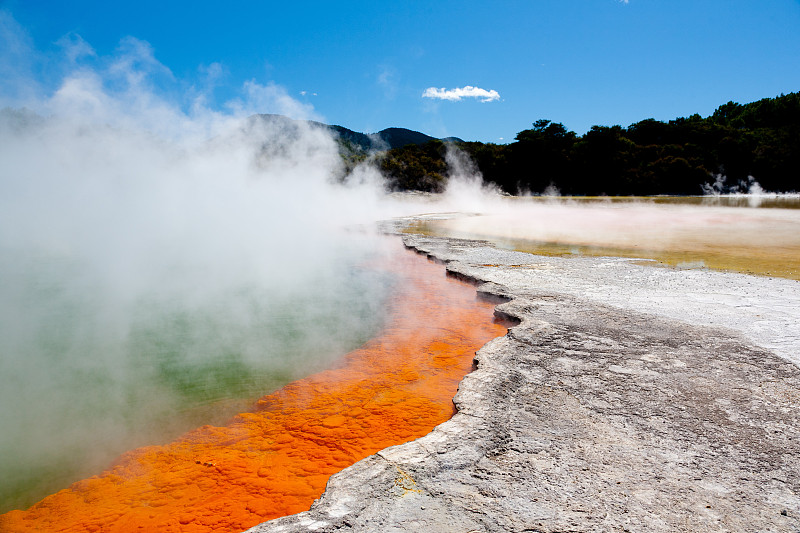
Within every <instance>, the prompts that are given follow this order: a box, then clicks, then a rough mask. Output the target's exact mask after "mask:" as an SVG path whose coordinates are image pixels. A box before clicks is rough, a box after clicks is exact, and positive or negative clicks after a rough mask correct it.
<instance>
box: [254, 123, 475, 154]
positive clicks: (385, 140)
mask: <svg viewBox="0 0 800 533" xmlns="http://www.w3.org/2000/svg"><path fill="white" fill-rule="evenodd" d="M251 118H255V119H260V120H264V121H267V122H271V123H281V124H283V125H296V123H297V122H307V123H309V124H314V125H316V126H320V127H322V128H326V129H328V130H330V131H331V132H332V133H333V134H334V135H336V136H337V137H338V139H339V141H340V143H341V144H342V145H343V146H342V147H343V148H344V149H345V151H348V152H369V151H372V150H391V149H394V148H402V147H404V146H408V145H409V144H414V145H422V144H425V143H427V142H430V141H442V142H464V141H463V140H461V139H459V138H458V137H445V138H443V139H437V138H436V137H431V136H430V135H426V134H424V133H421V132H418V131H414V130H409V129H406V128H386V129H383V130H381V131H379V132H377V133H369V134H368V133H361V132H358V131H353V130H351V129H348V128H345V127H344V126H331V125H329V124H324V123H322V122H316V121H313V120H307V121H298V120H294V119H291V118H289V117H286V116H283V115H274V114H260V115H254V117H251Z"/></svg>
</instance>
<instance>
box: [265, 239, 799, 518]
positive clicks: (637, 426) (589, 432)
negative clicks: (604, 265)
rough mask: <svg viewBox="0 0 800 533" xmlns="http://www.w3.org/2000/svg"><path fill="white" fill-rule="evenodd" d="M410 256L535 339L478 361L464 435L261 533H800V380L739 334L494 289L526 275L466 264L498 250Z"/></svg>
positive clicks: (362, 478) (357, 474) (467, 244)
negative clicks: (466, 287) (426, 259)
mask: <svg viewBox="0 0 800 533" xmlns="http://www.w3.org/2000/svg"><path fill="white" fill-rule="evenodd" d="M404 241H405V243H406V245H407V246H408V247H410V248H413V249H415V250H417V251H419V252H420V253H424V254H426V255H431V256H434V257H437V258H439V260H441V261H442V262H444V263H446V264H447V269H448V272H450V273H451V274H453V275H457V276H459V277H461V278H462V279H467V280H470V281H472V282H474V283H476V284H477V285H478V291H479V293H481V294H482V295H483V296H484V297H486V296H490V295H491V296H494V297H497V298H500V299H505V300H507V301H506V303H502V304H500V305H498V307H497V312H498V314H500V315H501V316H503V317H504V318H510V317H513V318H516V319H517V320H518V321H519V324H518V325H516V326H514V327H513V328H512V329H511V330H510V331H509V334H508V335H506V336H505V337H502V338H498V339H495V340H493V341H491V342H489V343H488V344H487V345H486V346H484V347H483V348H482V349H481V350H480V351H479V352H478V354H477V356H476V361H477V370H476V371H475V372H473V373H471V374H469V375H468V376H467V377H466V378H465V379H464V380H463V381H462V383H461V386H460V387H459V392H458V394H457V395H456V397H455V399H454V402H455V404H456V406H457V407H458V410H459V412H458V414H456V415H455V416H454V417H453V418H452V419H451V420H449V421H448V422H445V423H444V424H441V425H440V426H438V427H437V428H436V429H435V430H434V431H433V432H432V433H430V434H429V435H427V436H425V437H423V438H420V439H418V440H416V441H413V442H410V443H407V444H404V445H401V446H395V447H392V448H388V449H386V450H383V451H381V452H379V453H377V454H375V455H373V456H371V457H368V458H367V459H364V460H363V461H361V462H359V463H356V464H355V465H353V466H352V467H350V468H348V469H346V470H344V471H342V472H341V473H339V474H337V475H335V476H333V477H332V478H331V480H330V481H329V483H328V488H327V490H326V492H325V494H324V495H323V496H322V498H320V500H318V501H317V502H316V503H315V504H314V506H313V507H312V508H311V510H310V511H308V512H305V513H300V514H298V515H294V516H289V517H284V518H280V519H277V520H273V521H270V522H266V523H264V524H261V525H259V526H257V527H255V528H253V529H251V530H250V531H253V532H262V533H263V532H299V531H381V532H392V531H398V532H399V531H409V532H411V531H413V532H427V531H432V532H436V531H448V532H449V531H453V532H456V531H458V532H464V533H466V532H470V531H520V532H522V531H540V532H555V531H559V532H564V531H574V532H585V531H648V532H650V531H659V532H660V531H663V532H672V531H686V532H690V531H691V532H695V531H786V532H797V531H800V451H799V449H800V409H798V407H800V370H799V369H798V367H797V366H795V365H794V364H792V363H790V362H788V361H787V360H786V359H785V358H780V357H777V356H776V355H775V354H773V353H772V352H771V351H768V350H766V349H764V348H760V347H758V346H756V345H755V344H753V343H752V342H750V341H748V340H747V339H746V338H744V337H743V336H742V335H739V334H738V333H737V332H735V331H733V330H730V329H722V328H712V327H697V326H695V325H691V324H689V323H686V322H684V321H679V320H675V319H671V318H665V317H663V316H657V315H655V314H649V313H641V312H636V311H633V310H630V309H623V308H620V307H612V306H608V305H603V304H599V303H597V302H596V301H593V300H591V299H587V298H581V297H576V296H574V295H569V294H564V293H558V292H547V291H540V290H537V287H536V285H537V284H536V276H535V275H534V274H529V275H528V276H527V277H528V278H530V280H531V281H530V283H527V284H524V283H519V282H518V281H515V282H514V284H513V285H508V284H502V283H497V281H493V282H491V283H482V281H483V280H484V279H489V278H492V279H494V280H501V281H502V279H503V278H502V276H498V275H497V272H498V270H497V269H500V270H502V269H507V270H509V271H511V270H513V274H514V276H516V275H517V274H518V273H519V270H520V268H521V267H520V265H518V264H517V265H508V264H505V265H503V264H499V263H495V264H488V263H485V262H482V263H481V262H480V261H479V263H480V264H478V263H474V264H471V265H470V264H468V263H466V262H465V261H463V257H469V253H468V252H469V251H470V249H476V250H478V251H479V252H480V253H479V255H480V256H481V261H485V259H486V257H488V256H491V254H488V255H487V252H486V250H485V248H488V245H486V244H485V243H480V242H476V241H458V240H453V239H441V238H427V237H420V236H407V237H405V238H404ZM481 254H483V255H481ZM500 255H502V254H500ZM454 257H460V258H462V260H455V259H454ZM506 263H507V261H506ZM531 264H533V263H531ZM542 268H546V267H542ZM529 270H530V272H535V271H536V268H535V267H531V268H530V269H529ZM492 272H493V273H492ZM489 273H492V274H489ZM516 279H517V278H514V280H516ZM687 316H688V315H687Z"/></svg>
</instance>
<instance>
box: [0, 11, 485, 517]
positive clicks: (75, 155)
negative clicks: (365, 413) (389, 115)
mask: <svg viewBox="0 0 800 533" xmlns="http://www.w3.org/2000/svg"><path fill="white" fill-rule="evenodd" d="M58 45H59V47H60V51H59V52H58V54H59V55H58V56H57V57H56V56H53V55H48V54H45V53H42V52H39V51H37V50H35V49H34V47H33V46H32V44H31V40H30V38H28V36H27V34H26V33H25V31H24V29H22V28H21V27H20V26H19V25H18V24H17V23H16V21H15V20H14V19H13V17H12V16H11V15H10V14H9V13H8V12H6V11H0V50H2V52H0V75H2V76H3V79H4V83H3V85H2V87H0V339H2V347H3V348H2V350H3V352H2V357H1V358H0V427H2V428H3V431H0V501H2V502H4V503H3V507H0V512H3V511H6V510H8V509H10V508H14V507H23V506H25V505H28V504H30V503H32V502H33V501H35V500H36V499H38V498H39V497H41V496H43V495H45V494H47V493H48V492H51V491H53V490H57V489H59V488H62V487H63V486H64V484H65V483H66V482H67V481H71V480H73V479H77V478H79V477H82V476H86V475H89V474H91V473H93V472H95V471H96V470H97V469H99V468H102V467H104V466H106V465H107V464H108V462H109V461H110V460H111V459H112V458H113V457H114V456H115V455H117V454H119V453H121V452H122V451H124V450H125V449H128V448H130V447H133V446H138V445H141V444H147V443H151V442H162V441H163V440H164V439H166V438H170V437H172V436H176V435H177V434H179V433H180V432H182V431H184V430H186V429H189V428H191V427H194V426H195V425H197V424H203V423H208V422H209V421H211V422H213V421H214V420H215V418H214V416H217V414H220V416H221V415H225V414H226V413H228V414H230V413H231V409H234V410H235V409H238V408H240V407H243V406H241V403H240V399H247V398H250V399H252V398H255V397H258V396H260V395H262V394H264V393H267V392H269V391H270V390H272V389H274V388H275V387H277V386H279V385H281V384H282V383H285V382H286V381H288V380H291V379H294V378H297V377H299V376H302V375H307V374H308V373H310V372H313V371H315V370H317V369H319V368H322V367H324V366H326V365H329V364H330V362H331V361H332V360H333V359H334V358H335V357H338V356H339V355H341V354H342V353H344V352H346V351H348V350H350V349H352V348H354V347H356V346H357V345H359V344H360V343H362V342H364V341H365V340H366V339H367V338H369V337H370V336H371V335H372V334H373V333H374V332H375V331H376V328H378V327H379V326H380V322H381V309H382V302H383V300H384V299H385V297H386V295H387V293H388V291H389V289H390V287H391V280H390V279H387V278H386V275H385V274H380V273H377V272H375V271H373V270H370V269H369V268H368V267H367V266H366V265H368V264H369V263H370V261H372V260H373V259H374V258H375V257H376V256H377V255H380V254H382V253H383V252H384V249H385V243H384V242H383V241H382V240H381V239H379V238H377V237H376V236H375V235H373V234H372V232H371V231H370V230H368V229H365V228H371V227H372V226H373V223H374V222H375V221H377V220H382V219H386V218H390V217H393V216H400V215H405V214H409V213H414V212H419V210H425V211H430V210H431V209H439V210H441V209H444V210H452V211H461V210H465V209H466V210H473V211H474V210H479V209H483V208H484V207H485V206H487V205H489V204H490V203H491V202H492V201H493V200H492V198H494V197H496V196H497V195H496V191H492V190H490V189H486V188H484V187H483V186H482V185H481V179H480V176H479V174H478V173H477V169H476V168H475V167H474V165H473V164H472V163H471V162H470V161H469V159H468V158H467V157H466V155H465V154H463V153H461V152H458V151H457V150H456V149H455V148H454V147H451V148H450V150H449V152H448V163H449V165H450V169H451V178H450V182H449V185H448V188H447V191H446V193H445V194H444V195H443V201H442V202H440V203H437V205H436V207H432V206H431V205H430V203H427V204H425V205H424V206H422V205H420V204H419V203H416V202H413V201H412V202H408V201H403V202H397V201H394V200H393V199H392V198H389V197H386V195H385V194H384V192H383V182H382V177H381V176H380V175H379V173H378V172H377V170H376V169H375V166H374V165H373V164H372V162H371V161H372V160H371V158H368V159H367V161H366V162H365V163H364V164H361V165H359V166H357V167H356V168H355V169H354V170H353V171H352V172H351V173H350V174H349V175H348V176H347V179H345V182H344V184H342V183H341V176H342V175H344V172H345V170H344V167H343V165H342V159H341V156H340V155H339V152H338V147H337V143H336V141H335V139H333V138H332V137H331V135H330V133H329V132H328V130H326V129H324V128H322V127H321V126H319V125H315V124H314V123H313V122H308V121H307V120H309V119H311V120H318V121H323V117H320V116H318V115H317V114H316V112H315V110H314V109H313V107H311V106H310V105H309V104H307V103H303V102H298V101H297V100H295V99H293V98H292V97H291V96H289V94H288V93H287V91H286V90H285V89H284V88H282V87H281V86H280V85H278V84H275V83H271V82H270V83H265V84H263V83H259V82H258V81H256V80H248V81H246V82H245V83H243V84H242V87H241V90H240V92H239V95H238V96H237V97H235V98H233V99H231V100H229V101H227V102H225V103H224V104H222V105H219V106H213V105H211V104H210V102H213V101H214V98H213V96H214V90H215V84H216V83H217V81H218V80H219V79H220V77H221V76H223V75H224V67H223V66H222V65H219V64H217V63H211V64H210V65H208V66H201V67H200V68H199V71H200V73H201V74H202V76H201V78H200V79H198V80H194V81H187V80H182V79H178V78H176V76H175V75H174V73H173V72H172V71H171V70H170V69H169V68H168V67H167V66H166V65H164V64H162V63H161V62H160V61H159V60H158V59H157V58H156V55H155V53H154V50H153V48H152V46H150V45H149V44H148V43H147V42H145V41H141V40H138V39H136V38H134V37H126V38H124V39H123V40H122V41H121V42H120V45H119V47H118V49H117V51H116V52H115V53H114V54H113V55H110V56H103V55H100V54H98V53H97V52H96V51H95V50H94V49H93V48H92V46H91V44H90V43H88V42H86V41H85V40H83V39H82V38H81V37H80V36H79V35H77V34H69V35H67V36H65V37H63V38H62V39H60V40H59V41H58ZM37 73H38V74H37ZM469 96H475V95H469ZM490 96H491V95H490ZM276 115H282V116H283V117H292V118H293V119H298V120H291V119H287V118H283V117H276ZM300 119H302V120H300ZM237 402H239V403H237ZM233 412H235V411H233ZM219 421H221V420H219Z"/></svg>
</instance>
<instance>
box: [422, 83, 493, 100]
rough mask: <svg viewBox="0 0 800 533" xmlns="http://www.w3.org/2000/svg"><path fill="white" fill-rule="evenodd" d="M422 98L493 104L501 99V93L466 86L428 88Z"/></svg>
mask: <svg viewBox="0 0 800 533" xmlns="http://www.w3.org/2000/svg"><path fill="white" fill-rule="evenodd" d="M422 97H423V98H433V99H436V100H448V101H450V102H460V101H461V100H463V99H464V98H478V99H480V101H481V102H493V101H495V100H499V99H500V93H498V92H497V91H495V90H494V89H490V90H486V89H481V88H480V87H473V86H472V85H466V86H464V87H458V88H455V89H445V88H444V87H442V88H436V87H428V88H427V89H425V91H424V92H423V93H422Z"/></svg>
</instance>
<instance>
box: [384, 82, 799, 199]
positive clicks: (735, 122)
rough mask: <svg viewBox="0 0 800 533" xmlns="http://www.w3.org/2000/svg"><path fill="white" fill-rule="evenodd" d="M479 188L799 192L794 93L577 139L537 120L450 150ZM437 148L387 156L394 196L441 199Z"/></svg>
mask: <svg viewBox="0 0 800 533" xmlns="http://www.w3.org/2000/svg"><path fill="white" fill-rule="evenodd" d="M455 144H456V145H457V146H458V147H459V148H461V149H462V150H464V151H465V152H467V153H468V154H469V155H470V156H471V157H472V159H473V160H474V161H475V163H476V164H477V166H478V168H479V169H480V171H481V173H482V174H483V178H484V180H485V181H486V182H489V183H493V184H495V185H497V186H498V187H500V188H501V189H502V190H503V191H505V192H508V193H511V194H517V193H519V192H531V193H539V192H542V191H544V190H545V189H546V188H547V187H550V186H554V187H556V188H558V190H559V191H560V192H561V193H562V194H569V195H600V194H607V195H655V194H679V195H681V194H700V193H702V192H703V186H704V185H705V184H709V183H713V182H714V181H715V177H716V176H717V175H722V176H725V177H726V180H727V181H726V183H727V185H728V186H730V187H736V186H738V185H739V183H740V182H742V183H746V182H747V181H748V179H749V176H753V177H754V178H755V180H757V181H758V182H759V183H760V185H761V186H762V187H763V189H765V190H767V191H774V192H782V191H800V93H791V94H788V95H781V96H778V97H776V98H765V99H763V100H759V101H757V102H753V103H749V104H737V103H734V102H728V103H727V104H725V105H722V106H720V107H719V108H718V109H717V110H716V111H715V112H714V113H713V114H712V115H711V116H709V117H707V118H702V117H700V116H699V115H692V116H690V117H688V118H677V119H675V120H670V121H669V122H661V121H658V120H654V119H646V120H642V121H641V122H637V123H636V124H632V125H630V126H628V127H627V128H624V127H622V126H593V127H592V128H591V129H590V130H589V131H588V132H586V133H585V134H584V135H582V136H579V135H577V134H576V133H575V132H572V131H568V130H567V129H566V128H565V127H564V126H563V125H562V124H560V123H557V122H551V121H549V120H537V121H536V122H534V123H533V127H532V128H531V129H527V130H524V131H521V132H519V133H518V134H517V136H516V138H515V142H513V143H510V144H505V145H499V144H492V143H480V142H456V143H455ZM444 154H445V145H444V143H442V142H441V141H438V140H435V141H430V142H428V143H426V144H423V145H409V146H405V147H402V148H395V149H392V150H388V151H387V152H386V153H385V154H384V156H383V157H382V158H381V159H380V167H381V170H382V171H383V172H384V174H385V175H386V176H387V183H388V186H389V187H390V188H391V189H393V190H424V191H439V190H441V189H442V188H443V186H444V184H445V180H446V178H445V176H446V174H447V169H446V164H445V159H444Z"/></svg>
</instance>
